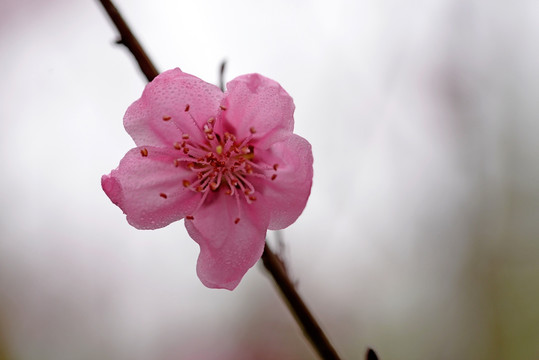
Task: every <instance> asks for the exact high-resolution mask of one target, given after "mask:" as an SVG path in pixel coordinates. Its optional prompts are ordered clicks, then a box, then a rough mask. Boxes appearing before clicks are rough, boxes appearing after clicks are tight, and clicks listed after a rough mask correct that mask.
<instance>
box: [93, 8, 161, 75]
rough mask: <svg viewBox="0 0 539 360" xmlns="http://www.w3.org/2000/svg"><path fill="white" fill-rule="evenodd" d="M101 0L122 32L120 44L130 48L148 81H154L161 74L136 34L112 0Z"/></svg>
mask: <svg viewBox="0 0 539 360" xmlns="http://www.w3.org/2000/svg"><path fill="white" fill-rule="evenodd" d="M99 1H100V2H101V5H103V7H104V8H105V11H106V12H107V14H108V15H109V17H110V19H111V20H112V22H113V23H114V25H115V26H116V28H117V29H118V31H119V32H120V39H119V40H118V41H117V42H118V44H123V45H125V46H126V47H127V48H128V49H129V51H130V52H131V53H132V54H133V56H134V57H135V60H137V63H138V66H140V70H141V71H142V73H143V74H144V75H145V76H146V79H148V81H152V80H153V79H154V78H155V77H156V76H157V75H159V72H158V71H157V69H156V68H155V66H154V65H153V63H152V61H151V60H150V58H149V57H148V55H147V54H146V52H145V51H144V49H143V48H142V46H141V45H140V43H139V42H138V40H137V38H136V37H135V35H133V33H132V32H131V30H130V29H129V26H128V25H127V24H126V22H125V20H124V19H123V17H122V15H121V14H120V12H119V11H118V9H116V6H114V4H113V3H112V2H111V1H110V0H99Z"/></svg>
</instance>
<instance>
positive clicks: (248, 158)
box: [163, 105, 278, 224]
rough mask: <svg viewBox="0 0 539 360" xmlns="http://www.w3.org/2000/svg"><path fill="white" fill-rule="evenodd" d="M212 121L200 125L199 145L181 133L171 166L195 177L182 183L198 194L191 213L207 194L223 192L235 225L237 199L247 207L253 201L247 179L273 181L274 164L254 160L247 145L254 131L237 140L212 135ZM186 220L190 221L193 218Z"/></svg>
mask: <svg viewBox="0 0 539 360" xmlns="http://www.w3.org/2000/svg"><path fill="white" fill-rule="evenodd" d="M189 109H190V107H189V105H186V107H185V111H186V112H187V113H188V114H189ZM221 110H222V111H225V110H226V108H224V107H221ZM189 115H190V116H191V114H189ZM191 117H192V116H191ZM169 119H170V117H168V116H163V120H164V121H168V120H169ZM193 121H194V119H193ZM215 121H216V120H215V118H213V117H212V118H210V119H209V120H208V121H207V122H206V124H204V127H203V129H202V130H201V131H202V132H203V135H204V137H205V141H203V142H198V141H193V140H192V139H191V137H190V136H189V134H182V140H181V141H179V142H176V143H174V148H175V149H176V150H179V151H181V156H180V157H179V158H177V159H175V160H174V165H175V166H176V167H179V166H182V167H187V168H188V169H190V170H191V171H192V172H193V173H194V174H195V175H196V177H194V179H193V177H190V178H189V179H184V180H183V182H182V185H183V186H184V187H186V188H188V189H189V190H191V191H194V192H199V193H201V194H202V197H201V199H200V201H199V204H198V206H197V207H196V209H195V210H194V211H193V213H195V212H196V211H197V210H198V209H199V208H200V206H202V204H203V203H204V201H205V200H206V198H207V196H208V194H210V192H212V191H213V192H217V191H224V192H225V194H226V195H228V196H232V197H235V199H236V203H237V205H238V206H237V208H238V217H237V218H236V219H235V221H234V222H235V223H236V224H237V223H238V222H239V220H240V217H239V209H240V204H239V202H240V200H241V199H242V198H243V199H245V201H246V202H247V204H251V203H253V202H254V201H256V190H255V187H254V186H253V184H252V182H251V181H249V179H250V178H251V180H252V178H253V177H262V178H265V179H268V180H275V179H276V177H277V174H276V171H277V168H278V164H274V165H273V166H270V165H268V164H265V163H259V162H258V161H255V147H254V146H253V145H251V144H250V142H251V140H252V139H253V135H254V134H255V133H256V130H255V129H254V128H251V129H250V134H249V136H247V137H246V138H245V139H243V140H241V141H238V139H237V138H236V136H235V135H234V134H231V133H228V132H225V133H224V134H218V133H216V132H215V131H214V125H215ZM186 218H187V219H188V220H192V219H194V217H193V216H187V217H186Z"/></svg>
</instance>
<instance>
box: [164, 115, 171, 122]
mask: <svg viewBox="0 0 539 360" xmlns="http://www.w3.org/2000/svg"><path fill="white" fill-rule="evenodd" d="M170 119H172V117H170V116H169V115H163V120H164V121H169V120H170Z"/></svg>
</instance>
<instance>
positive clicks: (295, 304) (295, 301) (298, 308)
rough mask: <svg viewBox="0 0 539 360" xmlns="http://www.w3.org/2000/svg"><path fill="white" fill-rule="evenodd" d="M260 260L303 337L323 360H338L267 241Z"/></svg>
mask: <svg viewBox="0 0 539 360" xmlns="http://www.w3.org/2000/svg"><path fill="white" fill-rule="evenodd" d="M262 261H263V263H264V266H265V267H266V269H267V270H268V272H269V273H270V274H271V276H272V277H273V280H275V284H276V285H277V286H278V287H279V290H281V294H282V295H283V297H284V298H285V300H286V303H287V304H288V307H289V309H290V311H291V312H292V314H293V315H294V317H295V318H296V321H297V322H298V324H299V325H300V327H301V329H302V330H303V333H304V334H305V337H307V339H309V341H310V342H311V344H312V345H313V347H314V348H315V349H316V351H317V352H318V354H319V355H320V357H321V358H322V359H324V360H339V359H340V358H339V355H337V352H336V351H335V349H334V348H333V346H332V345H331V343H330V342H329V340H328V338H327V337H326V335H325V334H324V332H323V331H322V329H321V328H320V325H318V322H317V321H316V319H315V318H314V316H313V315H312V314H311V312H310V311H309V309H308V308H307V306H306V305H305V303H304V302H303V300H302V299H301V297H300V296H299V294H298V292H297V291H296V288H295V287H294V284H293V283H292V281H291V280H290V278H289V277H288V274H287V273H286V271H285V269H284V267H283V264H282V262H281V260H280V259H279V258H278V257H277V255H275V254H274V253H273V251H271V249H270V248H269V246H268V244H267V243H266V245H265V246H264V253H263V254H262Z"/></svg>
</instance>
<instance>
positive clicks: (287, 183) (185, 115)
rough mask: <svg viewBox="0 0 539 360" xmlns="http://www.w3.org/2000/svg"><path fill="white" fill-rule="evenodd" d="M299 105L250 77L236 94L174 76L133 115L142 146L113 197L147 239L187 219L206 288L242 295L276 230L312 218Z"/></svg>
mask: <svg viewBox="0 0 539 360" xmlns="http://www.w3.org/2000/svg"><path fill="white" fill-rule="evenodd" d="M293 113H294V103H293V101H292V98H291V97H290V95H288V93H286V91H285V90H284V89H283V88H281V86H280V85H279V84H278V83H276V82H275V81H273V80H270V79H268V78H265V77H263V76H261V75H258V74H250V75H243V76H240V77H238V78H236V79H234V80H232V81H231V82H229V83H228V84H227V91H226V92H225V93H223V92H221V91H220V90H219V88H218V87H216V86H214V85H212V84H208V83H206V82H204V81H202V80H200V79H199V78H197V77H194V76H192V75H189V74H186V73H183V72H182V71H181V70H180V69H173V70H169V71H166V72H164V73H162V74H161V75H159V76H157V77H156V78H155V79H154V80H153V81H152V82H151V83H149V84H148V85H147V86H146V88H145V89H144V92H143V93H142V97H141V98H140V99H139V100H137V101H135V102H134V103H133V104H132V105H131V106H130V107H129V108H128V109H127V112H126V113H125V116H124V126H125V129H126V130H127V132H128V133H129V135H131V137H132V138H133V140H134V141H135V144H136V145H137V147H136V148H134V149H131V150H130V151H129V152H127V154H126V155H125V156H124V158H123V159H122V160H121V161H120V165H119V166H118V168H117V169H115V170H112V172H111V173H110V175H104V176H103V177H102V178H101V185H102V187H103V190H104V191H105V193H106V194H107V195H108V197H109V198H110V199H111V200H112V202H113V203H114V204H116V205H118V206H119V207H120V208H121V209H122V210H123V212H124V213H125V214H126V215H127V221H128V222H129V223H130V224H131V225H133V226H134V227H136V228H137V229H157V228H160V227H163V226H166V225H168V224H170V223H171V222H173V221H176V220H180V219H182V218H185V227H186V228H187V231H188V232H189V235H190V236H191V237H192V238H193V239H194V240H195V241H196V242H197V243H198V244H199V245H200V256H199V258H198V264H197V274H198V276H199V278H200V280H201V281H202V283H203V284H204V285H206V286H207V287H211V288H225V289H229V290H232V289H234V288H235V287H236V286H237V285H238V283H239V282H240V280H241V278H242V277H243V275H244V274H245V273H246V272H247V270H248V269H249V268H251V267H252V266H253V265H254V264H255V263H256V262H257V260H258V259H259V258H260V257H261V255H262V251H263V249H264V242H265V236H266V231H267V229H272V230H276V229H283V228H285V227H287V226H289V225H290V224H292V223H293V222H294V221H295V220H296V219H297V218H298V216H299V215H300V214H301V212H302V211H303V208H304V207H305V204H306V202H307V198H308V197H309V194H310V191H311V184H312V176H313V169H312V163H313V157H312V152H311V146H310V144H309V143H308V142H307V141H306V140H305V139H303V138H302V137H300V136H298V135H295V134H293V133H292V131H293V128H294V118H293Z"/></svg>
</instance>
